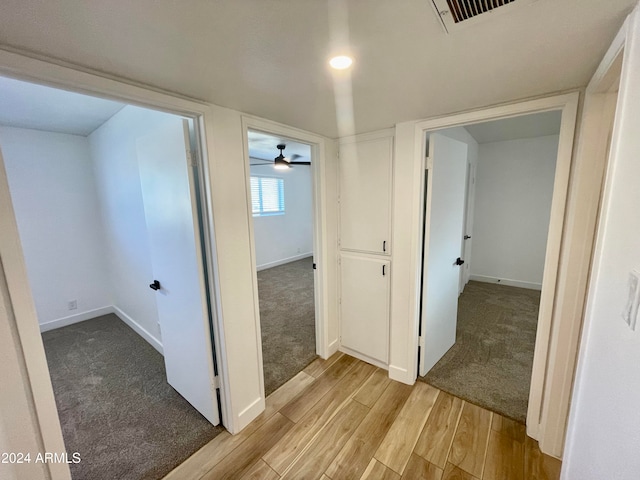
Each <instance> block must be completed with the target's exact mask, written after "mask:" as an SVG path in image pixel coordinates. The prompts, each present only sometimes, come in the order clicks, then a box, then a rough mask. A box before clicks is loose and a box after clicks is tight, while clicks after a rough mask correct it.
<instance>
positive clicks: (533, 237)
mask: <svg viewBox="0 0 640 480" xmlns="http://www.w3.org/2000/svg"><path fill="white" fill-rule="evenodd" d="M558 140H559V137H558V136H557V135H550V136H545V137H538V138H526V139H520V140H510V141H506V142H494V143H484V144H480V146H479V150H478V167H477V171H476V184H475V190H476V192H475V212H474V220H473V233H472V238H473V246H472V254H471V258H472V261H471V279H472V280H480V281H488V282H497V281H498V280H501V283H504V284H506V285H514V286H519V287H524V288H535V289H541V288H542V274H543V271H544V259H545V252H546V246H547V234H548V232H549V219H550V214H551V199H552V196H553V182H554V176H555V166H556V157H557V155H558Z"/></svg>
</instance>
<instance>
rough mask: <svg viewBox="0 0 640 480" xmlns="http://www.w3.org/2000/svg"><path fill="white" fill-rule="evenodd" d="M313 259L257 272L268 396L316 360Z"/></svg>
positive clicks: (265, 385) (263, 358) (305, 259)
mask: <svg viewBox="0 0 640 480" xmlns="http://www.w3.org/2000/svg"><path fill="white" fill-rule="evenodd" d="M312 265H313V260H312V258H311V257H308V258H303V259H302V260H298V261H295V262H291V263H287V264H284V265H280V266H278V267H273V268H269V269H267V270H262V271H260V272H258V295H259V298H260V326H261V330H262V361H263V365H264V389H265V392H266V394H267V395H269V394H270V393H271V392H273V391H274V390H276V389H277V388H278V387H279V386H281V385H282V384H284V383H285V382H286V381H287V380H289V379H291V378H293V377H294V376H295V375H296V374H297V373H298V372H300V371H301V370H302V369H304V367H306V366H307V365H308V364H309V363H311V362H312V361H313V360H314V359H315V358H316V333H315V321H316V320H315V311H314V308H315V301H314V293H313V269H312Z"/></svg>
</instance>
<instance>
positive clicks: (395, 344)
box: [390, 92, 579, 454]
mask: <svg viewBox="0 0 640 480" xmlns="http://www.w3.org/2000/svg"><path fill="white" fill-rule="evenodd" d="M578 102H579V93H578V92H571V93H565V94H559V95H553V96H548V97H544V98H536V99H533V100H525V101H520V102H517V103H511V104H506V105H498V106H494V107H488V108H482V109H478V110H474V111H470V112H465V113H459V114H453V115H447V116H443V117H438V118H433V119H429V120H423V121H417V122H404V123H402V124H398V125H397V126H396V170H398V169H400V168H402V169H403V171H402V174H399V175H398V176H397V178H398V180H397V181H399V182H400V181H406V184H405V185H398V188H403V189H405V190H408V191H407V192H406V193H405V194H403V197H402V201H400V202H397V203H396V205H395V206H394V213H398V212H400V213H401V214H399V215H398V216H395V217H394V229H393V230H394V232H398V231H401V232H406V233H407V234H408V235H409V236H408V237H407V238H408V242H405V243H406V245H405V247H407V248H408V252H407V256H404V258H402V259H401V260H402V261H403V262H405V261H406V262H407V263H406V264H402V265H400V266H399V265H398V263H399V260H400V259H399V258H398V257H396V258H395V262H396V265H395V271H396V275H394V276H393V277H392V298H394V303H393V304H392V317H391V338H392V350H391V356H390V363H393V364H394V365H402V366H403V367H404V366H405V365H406V369H407V375H406V379H404V380H402V381H405V382H406V383H409V380H411V379H415V378H416V377H417V373H418V372H417V364H418V363H417V355H418V343H419V339H418V327H419V321H420V312H419V305H420V289H419V284H420V282H419V278H420V269H421V265H420V263H421V262H420V258H421V251H422V235H423V233H422V228H421V227H422V211H421V206H422V205H423V198H422V197H423V195H424V185H423V183H424V176H423V175H421V172H422V171H423V170H424V162H425V155H424V153H425V134H426V132H427V131H430V130H437V129H441V128H445V127H453V126H460V125H467V124H471V123H476V122H482V121H487V120H497V119H502V118H509V117H514V116H519V115H523V114H531V113H537V112H544V111H550V110H562V123H561V128H560V140H559V148H558V161H557V167H556V176H555V182H554V195H553V201H552V207H551V221H550V227H549V235H548V241H547V253H546V257H545V269H544V280H543V287H542V293H541V303H540V316H539V321H538V333H537V339H538V341H537V342H536V345H537V346H538V345H539V346H541V347H548V346H549V344H550V340H551V325H552V319H553V323H555V324H556V325H558V324H560V323H562V322H563V321H564V319H563V318H553V313H554V311H553V305H554V296H555V295H554V292H555V291H556V280H557V276H558V271H559V268H560V247H561V240H562V237H563V234H564V218H565V216H564V213H565V206H566V199H567V193H568V187H569V172H570V167H571V163H572V155H573V142H574V133H575V123H576V116H577V109H578ZM412 133H413V134H412ZM400 160H402V165H400ZM395 191H398V189H395ZM407 202H409V203H407ZM409 209H410V210H409ZM405 210H406V211H405ZM394 241H395V242H396V243H397V240H394ZM396 247H397V248H396V251H397V250H398V249H401V248H402V247H400V246H399V245H396ZM398 270H401V271H402V272H405V273H406V274H407V275H408V276H409V277H410V278H411V280H410V281H407V278H405V277H403V275H401V274H400V275H399V274H398ZM403 297H404V299H406V300H408V304H406V303H404V302H399V301H398V298H403ZM407 318H408V319H409V322H408V324H407ZM571 320H572V319H571ZM555 331H557V330H555ZM394 337H395V338H396V339H397V340H395V341H394ZM404 339H406V341H407V343H405V344H403V342H402V340H404ZM555 348H562V347H561V346H558V345H556V346H555ZM542 350H543V348H540V349H538V348H537V349H536V355H535V358H534V375H533V378H532V386H531V395H530V401H529V406H530V408H529V413H528V416H527V424H528V432H529V433H530V435H533V436H535V437H538V440H541V441H542V440H543V439H542V438H541V437H539V433H542V434H543V435H549V436H557V435H559V434H560V435H563V434H564V433H563V431H562V432H559V431H558V427H557V424H556V426H555V427H551V428H550V429H549V430H546V429H544V428H540V426H541V422H544V421H545V419H544V418H542V416H541V414H540V412H541V411H542V409H543V402H545V403H544V404H545V405H547V404H548V403H547V402H550V401H552V398H555V395H561V392H555V393H554V396H553V397H549V396H548V395H547V396H545V398H544V399H543V398H542V397H543V391H544V388H545V385H546V381H547V378H546V372H547V369H548V364H547V359H548V358H549V357H548V355H546V353H547V352H546V351H545V352H542ZM544 350H546V349H544ZM560 430H562V428H560ZM550 453H555V452H550ZM555 454H557V453H555Z"/></svg>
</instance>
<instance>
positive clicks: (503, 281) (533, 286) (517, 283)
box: [469, 274, 542, 290]
mask: <svg viewBox="0 0 640 480" xmlns="http://www.w3.org/2000/svg"><path fill="white" fill-rule="evenodd" d="M469 280H475V281H476V282H483V283H499V284H500V285H507V286H509V287H518V288H528V289H529V290H542V284H541V283H534V282H523V281H522V280H512V279H510V278H498V277H487V276H485V275H473V274H471V275H469Z"/></svg>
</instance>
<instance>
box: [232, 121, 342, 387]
mask: <svg viewBox="0 0 640 480" xmlns="http://www.w3.org/2000/svg"><path fill="white" fill-rule="evenodd" d="M242 129H243V132H242V134H243V138H244V149H245V152H244V157H245V162H244V167H245V176H246V189H247V192H246V195H247V201H248V204H249V205H250V204H251V187H250V177H251V168H250V159H249V148H248V145H249V143H248V130H249V129H251V130H258V131H261V132H264V133H267V134H273V135H278V136H282V137H286V138H289V139H291V140H293V141H296V142H301V143H306V144H308V145H310V146H311V178H312V190H313V202H312V205H313V255H314V259H315V264H316V266H317V268H316V270H314V272H315V281H314V293H315V321H316V353H317V354H318V355H319V356H320V357H322V358H325V359H326V358H328V357H329V342H330V339H329V322H330V319H329V318H328V315H327V312H328V311H329V300H328V292H329V286H328V271H329V270H328V257H329V255H328V248H329V247H328V243H329V241H328V235H327V224H328V222H327V204H326V196H327V194H326V183H327V182H326V176H325V171H326V163H327V157H326V151H327V143H328V142H329V139H326V138H324V137H322V136H319V135H316V134H313V133H310V132H306V131H304V130H300V129H297V128H293V127H289V126H287V125H282V124H280V123H277V122H272V121H270V120H264V119H260V118H256V117H253V116H249V115H243V116H242ZM248 223H249V232H250V235H249V236H250V241H251V255H252V262H253V265H256V261H255V258H256V256H255V235H254V228H253V216H252V215H251V213H250V212H249V218H248ZM256 273H257V270H256ZM253 282H254V286H253V289H254V298H255V305H256V309H257V307H258V305H259V302H258V283H257V275H255V274H254V278H253ZM255 314H256V324H257V333H258V335H260V320H259V317H260V312H259V311H256V312H255ZM258 344H260V345H261V339H260V338H259V339H258ZM262 369H263V367H262V353H261V354H260V370H261V371H262ZM263 390H264V387H263Z"/></svg>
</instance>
